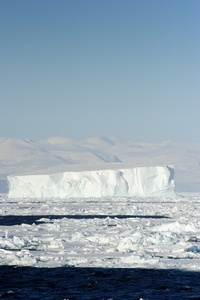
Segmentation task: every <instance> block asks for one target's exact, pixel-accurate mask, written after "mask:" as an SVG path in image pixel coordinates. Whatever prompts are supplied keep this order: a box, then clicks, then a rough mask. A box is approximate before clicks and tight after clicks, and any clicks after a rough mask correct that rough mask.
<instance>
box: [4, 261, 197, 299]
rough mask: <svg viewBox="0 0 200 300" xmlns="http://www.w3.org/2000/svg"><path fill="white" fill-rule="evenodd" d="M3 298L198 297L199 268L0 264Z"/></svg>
mask: <svg viewBox="0 0 200 300" xmlns="http://www.w3.org/2000/svg"><path fill="white" fill-rule="evenodd" d="M0 298H2V299H4V298H6V299H81V300H84V299H85V300H86V299H119V300H120V299H135V300H136V299H162V300H164V299H193V300H194V299H196V300H197V299H200V272H184V271H180V270H155V269H153V270H152V269H150V270H149V269H129V268H126V269H123V268H115V269H110V268H76V267H60V268H33V267H17V266H0Z"/></svg>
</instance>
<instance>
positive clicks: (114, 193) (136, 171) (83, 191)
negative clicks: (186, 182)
mask: <svg viewBox="0 0 200 300" xmlns="http://www.w3.org/2000/svg"><path fill="white" fill-rule="evenodd" d="M7 179H8V184H9V193H8V197H9V198H59V199H63V198H73V197H82V198H90V197H97V198H100V197H159V196H161V197H166V196H167V197H174V196H176V194H175V184H174V168H173V167H171V166H170V167H169V166H166V167H142V168H132V169H118V170H98V171H81V172H63V173H57V174H50V175H26V176H8V178H7Z"/></svg>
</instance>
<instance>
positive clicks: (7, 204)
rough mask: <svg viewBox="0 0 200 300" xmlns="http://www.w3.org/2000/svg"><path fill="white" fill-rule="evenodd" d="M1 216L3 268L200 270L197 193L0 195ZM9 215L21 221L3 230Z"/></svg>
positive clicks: (199, 203)
mask: <svg viewBox="0 0 200 300" xmlns="http://www.w3.org/2000/svg"><path fill="white" fill-rule="evenodd" d="M0 214H1V218H0V264H1V265H18V266H33V267H61V266H77V267H105V268H107V267H111V268H154V269H155V268H157V269H158V268H161V269H170V268H173V269H182V270H193V271H200V194H194V195H192V194H188V195H187V194H184V195H179V196H176V197H175V198H168V197H166V198H159V197H157V198H138V197H137V198H134V197H132V198H123V197H118V198H85V199H81V198H71V199H69V201H65V199H63V200H62V199H59V200H56V199H54V200H52V199H44V198H42V199H37V200H36V199H20V200H19V199H10V200H9V199H8V198H7V197H6V196H4V195H2V196H1V197H0ZM12 216H16V217H17V219H18V221H20V220H21V222H19V223H17V222H16V223H15V222H14V223H13V224H9V225H7V226H5V224H4V225H3V223H4V222H5V220H12V219H13V217H12ZM19 216H21V217H19ZM28 217H29V218H33V219H32V222H30V223H29V224H28V222H27V221H26V220H27V218H28ZM4 218H5V220H4ZM6 218H7V219H6Z"/></svg>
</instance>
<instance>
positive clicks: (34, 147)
mask: <svg viewBox="0 0 200 300" xmlns="http://www.w3.org/2000/svg"><path fill="white" fill-rule="evenodd" d="M166 165H174V167H175V183H176V186H177V190H178V191H190V192H195V191H200V144H186V143H174V142H171V141H167V142H163V143H157V144H156V143H145V142H144V143H134V142H130V141H121V140H119V139H117V138H105V137H93V138H89V139H86V140H81V141H73V140H70V139H67V138H62V137H52V138H49V139H47V140H40V141H32V140H28V139H13V138H0V191H1V192H5V191H7V189H6V177H7V175H12V174H18V175H21V174H39V173H40V174H42V173H45V174H48V173H56V172H61V171H62V172H63V171H70V170H72V171H74V170H75V171H78V170H87V169H88V170H89V169H91V170H95V169H109V168H110V169H113V168H114V169H116V168H126V167H136V166H137V167H143V166H144V167H145V166H166Z"/></svg>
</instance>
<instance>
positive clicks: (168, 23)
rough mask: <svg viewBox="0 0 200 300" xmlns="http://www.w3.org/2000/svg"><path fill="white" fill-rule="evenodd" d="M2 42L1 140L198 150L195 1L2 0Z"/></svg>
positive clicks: (199, 8) (199, 4) (199, 28)
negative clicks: (116, 142) (55, 139)
mask: <svg viewBox="0 0 200 300" xmlns="http://www.w3.org/2000/svg"><path fill="white" fill-rule="evenodd" d="M0 41H1V42H0V101H1V117H0V136H7V137H17V138H30V139H34V140H37V139H43V138H48V137H50V136H64V137H68V138H72V139H84V138H87V137H92V136H107V137H112V136H116V137H118V138H122V139H127V140H132V141H135V142H140V141H149V142H160V141H165V140H173V141H181V142H198V143H200V54H199V53H200V1H199V0H190V1H189V0H176V1H174V0H162V1H160V0H158V1H157V0H148V1H147V0H125V1H124V0H70V1H69V0H65V1H64V0H63V1H62V0H60V1H57V0H54V1H52V0H42V1H41V0H29V1H27V0H18V1H16V0H7V1H3V0H2V1H0Z"/></svg>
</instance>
